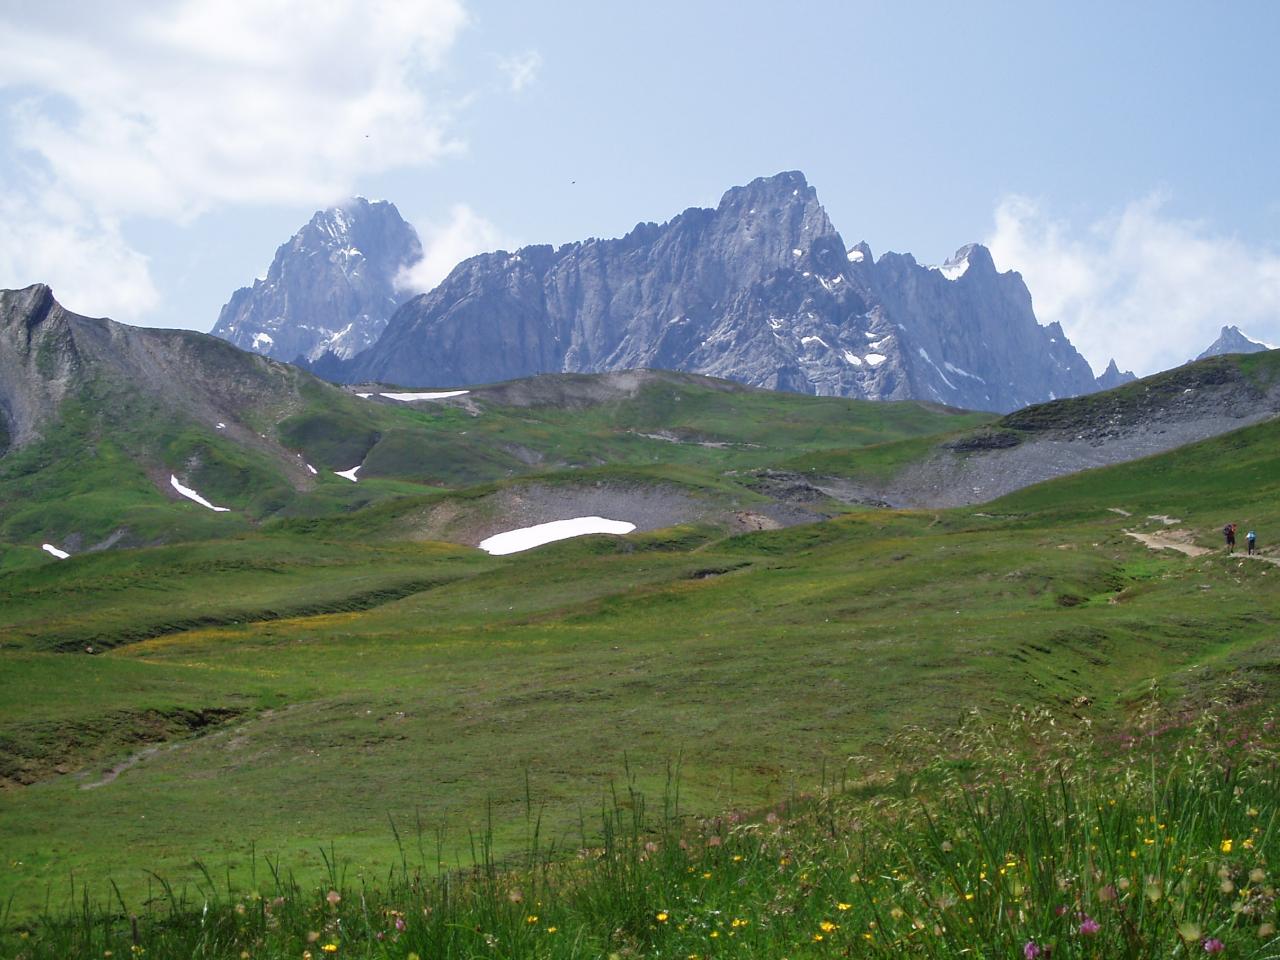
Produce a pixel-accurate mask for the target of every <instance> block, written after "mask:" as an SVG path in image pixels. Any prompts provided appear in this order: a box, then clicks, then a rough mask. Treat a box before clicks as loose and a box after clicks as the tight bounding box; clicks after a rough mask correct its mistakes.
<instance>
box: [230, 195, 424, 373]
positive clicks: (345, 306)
mask: <svg viewBox="0 0 1280 960" xmlns="http://www.w3.org/2000/svg"><path fill="white" fill-rule="evenodd" d="M421 258H422V247H421V245H420V244H419V242H418V235H417V233H416V232H415V231H414V229H413V227H411V226H410V225H409V224H408V223H406V222H405V221H404V220H403V219H402V218H401V216H400V213H399V211H398V210H396V208H395V206H393V205H392V204H390V203H387V202H386V201H377V202H374V203H370V202H369V201H368V200H366V199H364V198H363V197H356V198H355V199H353V200H351V201H350V202H349V203H346V204H344V205H342V206H340V207H332V208H330V209H328V210H321V211H318V212H317V213H316V215H315V216H314V217H312V218H311V221H310V222H309V223H308V224H307V225H306V226H304V227H303V228H302V229H301V230H299V231H298V232H297V233H296V234H294V236H293V238H292V239H291V240H290V241H289V242H288V243H286V244H284V245H283V246H281V247H280V248H279V249H278V250H277V251H276V256H275V259H274V260H273V261H272V262H271V267H270V268H269V269H268V270H267V275H266V276H265V277H263V278H261V279H258V280H255V281H254V283H253V286H252V287H242V288H241V289H239V290H237V291H236V292H235V293H234V294H232V295H231V299H230V300H229V301H228V302H227V304H226V306H224V307H223V308H222V312H221V313H220V314H219V316H218V322H217V323H216V324H215V325H214V328H213V330H212V331H211V332H212V333H213V334H214V335H215V336H218V337H222V338H223V339H224V340H229V341H230V342H231V343H234V344H235V345H236V346H238V347H240V348H241V349H244V350H252V351H253V352H255V353H261V354H264V355H266V356H269V357H274V358H276V359H277V360H285V361H292V360H295V359H297V358H299V357H302V358H304V359H306V360H315V359H317V358H318V357H320V356H322V355H324V354H325V353H326V352H328V353H332V354H333V355H335V356H337V357H338V358H340V359H346V358H349V357H353V356H355V355H356V354H357V353H359V352H360V351H361V350H364V349H366V348H367V347H370V346H372V345H373V344H374V343H375V342H376V341H377V339H378V337H379V336H380V335H381V334H382V331H383V330H384V329H385V328H386V325H387V320H388V318H389V317H390V316H391V315H392V313H394V312H395V310H396V308H397V307H399V306H400V304H401V303H403V302H404V300H405V299H407V297H408V296H409V293H408V291H405V290H402V289H399V288H398V287H397V285H396V277H397V275H398V274H399V273H400V271H401V270H402V269H403V268H405V267H406V266H408V265H410V264H412V263H414V262H416V261H417V260H420V259H421Z"/></svg>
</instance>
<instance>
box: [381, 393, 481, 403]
mask: <svg viewBox="0 0 1280 960" xmlns="http://www.w3.org/2000/svg"><path fill="white" fill-rule="evenodd" d="M470 392H471V391H470V390H429V391H427V392H425V393H380V394H378V396H380V397H386V398H387V399H388V400H402V401H404V402H405V403H411V402H412V401H414V400H448V399H449V398H450V397H461V396H462V395H463V394H467V393H470Z"/></svg>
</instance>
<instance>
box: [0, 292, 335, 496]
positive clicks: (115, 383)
mask: <svg viewBox="0 0 1280 960" xmlns="http://www.w3.org/2000/svg"><path fill="white" fill-rule="evenodd" d="M304 380H307V381H311V382H313V383H314V385H315V386H316V387H317V388H319V389H326V390H335V392H336V388H333V387H330V386H328V385H327V384H323V383H321V382H318V381H315V380H314V378H312V377H311V376H310V374H307V373H306V372H305V371H302V370H299V369H297V368H296V367H292V366H289V365H287V364H282V363H277V362H275V361H273V360H268V359H267V358H265V357H261V356H257V355H255V354H252V353H246V352H244V351H242V350H238V349H236V348H235V347H233V346H232V345H231V344H229V343H227V342H225V341H223V340H219V339H218V338H216V337H211V336H209V335H207V334H203V333H195V332H192V331H189V330H150V329H145V328H142V327H133V326H128V325H126V324H121V323H115V322H114V321H111V320H106V319H94V318H90V317H82V316H80V315H78V314H75V313H71V312H70V311H68V310H65V309H63V307H62V306H61V305H60V304H59V303H58V301H57V300H56V299H55V298H54V295H53V291H52V290H50V289H49V287H47V286H45V285H44V284H36V285H34V286H30V287H26V288H25V289H22V290H0V421H3V423H4V426H5V429H6V431H7V433H8V437H9V444H8V448H9V449H18V448H21V447H24V446H27V445H28V444H31V443H35V442H37V441H39V440H40V439H41V438H42V437H43V436H44V435H45V432H46V430H47V428H48V427H49V426H51V425H52V424H54V423H56V422H57V421H58V417H59V407H60V406H61V405H62V403H63V401H64V400H65V399H66V398H67V397H69V396H72V395H78V394H79V393H80V392H81V391H82V390H83V389H84V388H86V387H89V386H94V387H96V388H98V389H99V391H100V392H99V396H102V395H110V396H112V397H114V398H116V404H115V405H116V409H114V410H109V411H105V412H106V413H108V414H110V415H112V416H113V417H116V418H117V419H119V418H122V417H123V418H126V419H127V410H126V407H127V398H128V397H130V396H137V395H141V396H144V397H146V398H148V400H150V401H153V402H155V403H157V404H159V405H160V406H161V407H162V408H163V409H164V410H166V411H169V414H170V416H171V417H173V418H180V417H187V418H190V419H191V420H193V421H195V422H197V423H200V424H203V425H204V426H206V427H208V428H209V429H210V430H211V431H214V430H216V431H217V432H218V433H219V434H220V435H222V436H227V437H230V438H232V439H235V440H238V441H240V442H242V443H245V444H248V445H251V446H254V447H258V448H261V449H264V450H269V451H270V452H271V453H273V454H275V455H277V456H278V457H279V458H280V460H281V461H282V462H284V463H287V464H289V465H290V469H291V470H292V471H294V472H296V471H297V470H300V469H301V466H300V465H297V464H295V463H294V461H295V460H296V457H293V456H291V455H290V454H288V452H287V451H284V450H283V449H279V448H277V447H276V445H275V444H274V443H272V442H271V441H268V440H267V439H266V438H264V437H261V436H260V435H259V434H258V433H257V432H256V431H255V430H254V428H253V427H252V426H251V425H250V424H249V423H248V422H246V420H252V419H253V417H252V416H247V415H248V414H250V413H251V412H253V413H261V412H264V411H271V413H272V414H273V415H275V416H285V415H287V414H288V412H289V411H291V410H292V409H293V408H295V407H296V406H297V405H298V404H299V402H300V401H299V396H298V389H299V385H300V383H301V382H302V381H304ZM123 425H124V426H126V427H130V426H131V425H129V424H127V423H125V424H123ZM143 426H144V425H140V424H135V425H132V428H137V429H142V428H143ZM0 452H4V451H0ZM73 453H74V451H72V452H69V455H70V454H73Z"/></svg>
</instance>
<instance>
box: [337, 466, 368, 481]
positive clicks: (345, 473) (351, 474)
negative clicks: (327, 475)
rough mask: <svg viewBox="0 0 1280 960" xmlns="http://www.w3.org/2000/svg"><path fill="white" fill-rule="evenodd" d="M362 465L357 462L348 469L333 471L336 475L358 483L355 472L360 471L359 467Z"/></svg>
mask: <svg viewBox="0 0 1280 960" xmlns="http://www.w3.org/2000/svg"><path fill="white" fill-rule="evenodd" d="M362 466H364V464H362V463H357V464H356V465H355V466H354V467H352V468H351V469H350V470H335V471H333V472H334V473H335V474H337V475H338V476H340V477H342V478H343V479H344V480H350V481H351V482H352V483H359V482H360V481H359V480H358V479H356V474H357V473H359V472H360V468H361V467H362Z"/></svg>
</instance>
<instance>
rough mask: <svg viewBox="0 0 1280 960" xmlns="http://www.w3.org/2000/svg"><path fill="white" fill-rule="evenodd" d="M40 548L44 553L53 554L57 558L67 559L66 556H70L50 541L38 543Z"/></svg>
mask: <svg viewBox="0 0 1280 960" xmlns="http://www.w3.org/2000/svg"><path fill="white" fill-rule="evenodd" d="M40 549H41V550H43V551H44V552H45V553H51V554H53V555H54V556H55V557H57V558H58V559H59V560H65V559H67V557H69V556H71V554H69V553H67V551H65V550H59V549H58V548H57V547H55V546H54V545H53V544H52V543H42V544H41V545H40Z"/></svg>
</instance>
